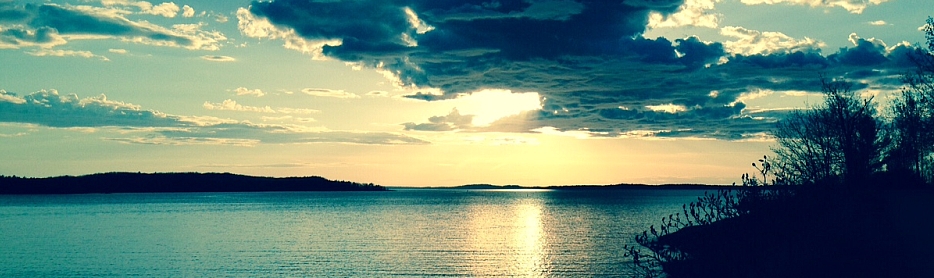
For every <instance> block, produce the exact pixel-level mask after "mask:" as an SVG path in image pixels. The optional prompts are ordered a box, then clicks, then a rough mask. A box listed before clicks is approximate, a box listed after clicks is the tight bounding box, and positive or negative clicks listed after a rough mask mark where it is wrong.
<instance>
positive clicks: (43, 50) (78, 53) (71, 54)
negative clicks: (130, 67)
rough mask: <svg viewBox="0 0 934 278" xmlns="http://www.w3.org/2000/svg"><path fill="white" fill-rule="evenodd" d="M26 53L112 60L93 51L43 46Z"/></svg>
mask: <svg viewBox="0 0 934 278" xmlns="http://www.w3.org/2000/svg"><path fill="white" fill-rule="evenodd" d="M26 54H29V55H32V56H38V57H44V56H54V57H81V58H97V59H101V61H110V59H108V58H107V57H104V56H101V55H96V54H94V53H91V51H75V50H61V49H47V48H41V49H37V50H35V51H28V52H26Z"/></svg>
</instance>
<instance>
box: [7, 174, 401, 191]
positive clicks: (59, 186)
mask: <svg viewBox="0 0 934 278" xmlns="http://www.w3.org/2000/svg"><path fill="white" fill-rule="evenodd" d="M384 190H386V188H385V187H382V186H379V185H374V184H361V183H355V182H348V181H332V180H328V179H325V178H322V177H288V178H271V177H255V176H246V175H237V174H230V173H153V174H146V173H101V174H92V175H86V176H77V177H75V176H61V177H50V178H23V177H9V176H0V194H82V193H150V192H261V191H384Z"/></svg>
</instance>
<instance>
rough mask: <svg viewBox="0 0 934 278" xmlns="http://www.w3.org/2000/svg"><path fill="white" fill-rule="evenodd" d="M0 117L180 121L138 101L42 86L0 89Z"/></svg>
mask: <svg viewBox="0 0 934 278" xmlns="http://www.w3.org/2000/svg"><path fill="white" fill-rule="evenodd" d="M0 95H3V97H0V121H2V122H19V123H32V124H38V125H44V126H50V127H101V126H128V127H153V126H155V127H170V126H179V125H182V124H181V122H180V120H179V119H178V118H177V117H172V116H168V115H166V114H164V113H160V112H156V111H151V110H143V109H141V108H140V107H139V106H138V105H133V104H129V103H125V102H119V101H112V100H108V99H107V96H105V95H100V96H97V97H90V98H84V99H79V98H78V96H77V95H75V94H69V95H62V94H59V93H58V91H56V90H43V91H38V92H35V93H31V94H28V95H25V96H23V97H18V96H17V95H15V94H13V93H10V92H6V91H2V90H0Z"/></svg>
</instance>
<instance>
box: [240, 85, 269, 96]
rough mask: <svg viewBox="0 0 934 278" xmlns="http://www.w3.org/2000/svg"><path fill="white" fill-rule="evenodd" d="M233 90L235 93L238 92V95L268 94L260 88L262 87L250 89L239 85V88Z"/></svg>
mask: <svg viewBox="0 0 934 278" xmlns="http://www.w3.org/2000/svg"><path fill="white" fill-rule="evenodd" d="M233 91H234V92H235V93H237V95H238V96H255V97H261V96H265V95H266V93H264V92H263V91H262V90H260V89H253V90H250V89H247V88H246V87H239V88H236V89H234V90H233Z"/></svg>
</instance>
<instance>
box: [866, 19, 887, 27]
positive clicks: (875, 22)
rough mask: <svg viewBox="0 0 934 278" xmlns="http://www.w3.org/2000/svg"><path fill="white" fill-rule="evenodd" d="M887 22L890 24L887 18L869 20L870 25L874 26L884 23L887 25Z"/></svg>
mask: <svg viewBox="0 0 934 278" xmlns="http://www.w3.org/2000/svg"><path fill="white" fill-rule="evenodd" d="M886 24H888V23H886V22H885V20H876V21H870V22H869V25H872V26H883V25H886Z"/></svg>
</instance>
